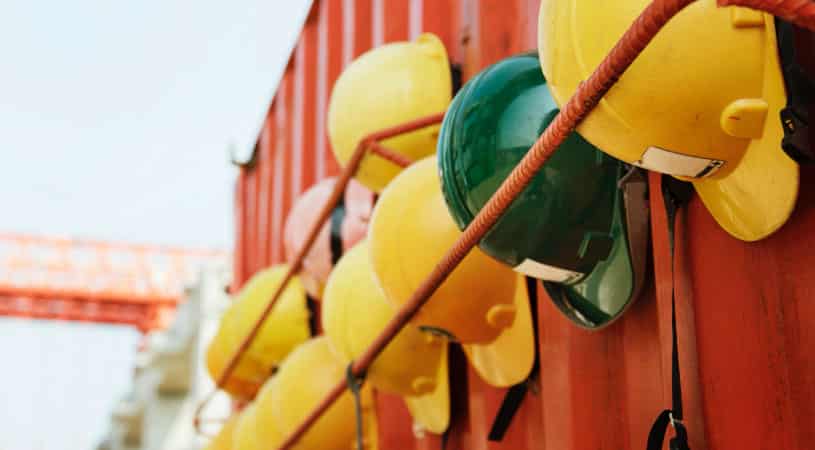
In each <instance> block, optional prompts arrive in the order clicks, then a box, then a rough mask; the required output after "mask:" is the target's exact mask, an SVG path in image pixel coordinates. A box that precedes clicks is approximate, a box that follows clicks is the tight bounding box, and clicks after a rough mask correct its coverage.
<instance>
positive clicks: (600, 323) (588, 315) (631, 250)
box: [543, 183, 649, 329]
mask: <svg viewBox="0 0 815 450" xmlns="http://www.w3.org/2000/svg"><path fill="white" fill-rule="evenodd" d="M634 186H635V187H637V188H638V189H639V190H638V191H633V190H631V191H630V190H628V189H625V192H624V190H623V189H621V190H619V192H618V195H617V198H616V200H615V208H614V218H613V220H612V225H611V230H610V235H611V237H612V239H613V244H612V247H611V251H610V253H609V255H608V257H607V258H606V259H605V260H603V261H600V262H598V263H597V265H596V266H595V267H594V270H592V271H591V272H590V273H589V274H588V275H586V276H585V277H583V278H581V279H580V280H578V281H577V282H575V283H571V284H563V283H555V282H552V281H544V282H543V286H544V288H545V290H546V292H547V294H549V297H550V299H551V300H552V301H553V302H554V303H555V305H556V306H557V307H558V308H559V309H560V310H561V312H563V313H564V314H565V315H566V317H568V318H569V319H570V320H571V321H572V322H574V323H575V324H577V325H579V326H581V327H584V328H589V329H599V328H603V327H605V326H608V325H609V324H611V323H612V322H613V321H614V320H616V319H617V318H619V317H620V316H622V314H623V313H624V312H625V310H626V309H628V307H629V306H631V304H632V303H633V302H634V300H635V299H636V298H637V296H638V295H639V293H640V291H641V289H642V286H643V284H644V283H643V281H644V279H645V272H646V271H645V268H646V265H647V255H648V245H647V243H648V236H649V235H648V233H649V228H648V227H649V221H648V209H647V207H646V205H645V204H644V203H645V202H646V195H645V188H646V187H645V184H644V183H642V184H634ZM623 202H625V206H623Z"/></svg>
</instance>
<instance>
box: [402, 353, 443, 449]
mask: <svg viewBox="0 0 815 450" xmlns="http://www.w3.org/2000/svg"><path fill="white" fill-rule="evenodd" d="M441 353H442V354H441V363H440V364H439V370H438V372H437V374H436V389H434V390H433V392H430V393H429V394H426V395H420V396H415V397H403V398H404V400H405V404H406V405H407V408H408V411H410V415H411V417H413V420H415V421H416V422H417V423H418V424H419V425H421V426H422V427H423V428H424V429H425V430H427V431H429V432H431V433H435V434H442V433H444V431H445V430H447V427H448V426H449V425H450V380H449V374H448V373H449V370H448V367H447V365H448V359H447V345H446V344H445V345H444V346H443V348H442V352H441Z"/></svg>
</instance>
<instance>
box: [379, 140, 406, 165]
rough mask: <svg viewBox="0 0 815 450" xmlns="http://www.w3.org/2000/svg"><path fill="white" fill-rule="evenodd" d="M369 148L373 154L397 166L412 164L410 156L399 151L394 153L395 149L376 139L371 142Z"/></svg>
mask: <svg viewBox="0 0 815 450" xmlns="http://www.w3.org/2000/svg"><path fill="white" fill-rule="evenodd" d="M369 150H370V151H371V153H373V154H374V155H378V156H381V157H382V158H383V159H387V160H388V161H390V162H392V163H394V164H396V165H397V166H399V167H407V166H409V165H411V164H413V161H412V160H411V159H410V158H408V157H406V156H404V155H402V154H400V153H396V152H395V151H393V150H391V149H389V148H387V147H385V146H384V145H382V144H380V143H379V142H377V141H374V142H371V145H370V147H369Z"/></svg>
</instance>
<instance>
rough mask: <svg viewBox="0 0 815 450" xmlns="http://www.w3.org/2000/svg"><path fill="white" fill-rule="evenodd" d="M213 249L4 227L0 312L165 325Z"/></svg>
mask: <svg viewBox="0 0 815 450" xmlns="http://www.w3.org/2000/svg"><path fill="white" fill-rule="evenodd" d="M228 260H229V254H228V253H227V252H223V251H216V250H196V249H186V248H177V247H166V246H153V245H139V244H125V243H113V242H104V241H94V240H86V239H69V238H57V237H41V236H31V235H25V234H16V233H0V316H14V317H30V318H40V319H55V320H71V321H81V322H95V323H115V324H128V325H133V326H135V327H137V328H138V329H139V330H140V331H141V332H143V333H146V332H148V331H151V330H154V329H157V328H163V327H164V326H166V325H167V324H168V323H169V321H170V319H171V318H172V316H173V313H174V312H175V308H176V305H177V304H178V302H179V301H180V300H181V299H182V296H183V294H184V287H185V285H186V283H188V282H190V281H193V280H194V279H195V276H196V275H197V272H198V270H200V269H201V268H202V267H203V266H205V265H207V264H217V263H226V262H227V261H228Z"/></svg>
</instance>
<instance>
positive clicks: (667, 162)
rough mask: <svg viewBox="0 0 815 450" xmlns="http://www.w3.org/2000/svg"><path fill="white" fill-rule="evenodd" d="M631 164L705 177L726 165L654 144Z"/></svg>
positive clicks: (672, 173)
mask: <svg viewBox="0 0 815 450" xmlns="http://www.w3.org/2000/svg"><path fill="white" fill-rule="evenodd" d="M631 164H633V165H635V166H637V167H642V168H643V169H648V170H653V171H655V172H660V173H666V174H668V175H675V176H680V177H688V178H704V177H707V176H710V175H712V174H714V173H716V171H717V170H719V168H720V167H722V166H723V165H724V161H722V160H719V159H707V158H700V157H698V156H691V155H684V154H682V153H676V152H671V151H668V150H665V149H661V148H659V147H653V146H652V147H648V149H647V150H645V153H643V154H642V157H641V158H640V160H639V161H634V162H632V163H631Z"/></svg>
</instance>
